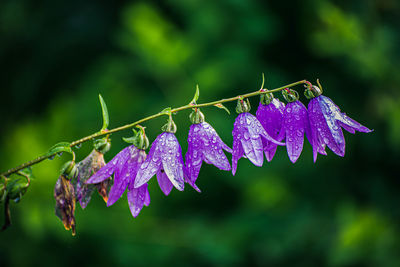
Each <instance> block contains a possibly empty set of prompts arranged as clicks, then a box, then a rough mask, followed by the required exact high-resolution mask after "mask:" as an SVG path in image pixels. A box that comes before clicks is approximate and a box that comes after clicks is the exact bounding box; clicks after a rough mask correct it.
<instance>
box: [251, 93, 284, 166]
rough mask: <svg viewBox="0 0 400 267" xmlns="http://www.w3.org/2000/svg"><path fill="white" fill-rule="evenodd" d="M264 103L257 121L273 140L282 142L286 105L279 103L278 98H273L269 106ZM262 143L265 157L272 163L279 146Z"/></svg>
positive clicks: (269, 142)
mask: <svg viewBox="0 0 400 267" xmlns="http://www.w3.org/2000/svg"><path fill="white" fill-rule="evenodd" d="M264 97H268V96H264ZM271 98H272V96H271ZM264 99H265V98H264ZM262 102H263V101H261V102H260V104H259V106H258V109H257V112H256V117H257V119H258V120H259V121H260V123H261V125H262V126H263V127H264V129H265V131H266V132H267V133H268V134H269V135H270V136H271V137H272V138H274V139H275V140H277V141H282V139H283V137H280V139H279V133H280V132H281V129H282V116H283V110H284V109H285V104H284V103H282V102H281V101H279V100H278V99H277V98H272V100H271V99H269V101H268V102H269V104H263V103H262ZM262 142H263V146H264V153H265V157H266V158H267V160H268V161H271V160H272V158H273V157H274V155H275V152H276V149H277V145H276V144H275V143H273V142H271V141H267V140H265V139H263V140H262Z"/></svg>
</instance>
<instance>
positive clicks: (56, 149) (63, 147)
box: [45, 142, 73, 156]
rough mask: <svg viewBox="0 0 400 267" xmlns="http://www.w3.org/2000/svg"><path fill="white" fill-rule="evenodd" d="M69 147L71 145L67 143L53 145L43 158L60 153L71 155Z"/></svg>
mask: <svg viewBox="0 0 400 267" xmlns="http://www.w3.org/2000/svg"><path fill="white" fill-rule="evenodd" d="M70 145H71V143H69V142H60V143H58V144H55V145H54V146H52V147H51V148H50V149H49V151H48V152H47V153H46V154H45V156H50V155H53V154H56V153H60V152H68V153H73V152H72V149H71V147H70Z"/></svg>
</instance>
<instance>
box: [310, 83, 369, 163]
mask: <svg viewBox="0 0 400 267" xmlns="http://www.w3.org/2000/svg"><path fill="white" fill-rule="evenodd" d="M321 93H322V90H321V89H320V88H319V87H317V86H313V87H312V91H311V90H308V91H307V92H306V96H307V97H309V98H312V99H311V100H310V102H309V103H308V112H309V119H310V128H311V141H310V143H311V144H312V146H313V157H314V162H315V161H316V160H317V155H318V153H319V154H323V155H326V152H325V147H326V146H328V147H329V148H330V149H331V150H332V151H333V152H334V153H335V154H336V155H338V156H341V157H343V156H344V154H345V140H344V136H343V132H342V129H341V128H343V129H345V130H346V131H348V132H350V133H352V134H354V133H355V132H356V131H358V132H363V133H369V132H371V131H372V130H370V129H368V128H367V127H365V126H363V125H361V124H360V123H359V122H357V121H355V120H353V119H352V118H350V117H349V116H347V115H346V114H345V113H342V112H341V111H340V108H339V107H338V106H337V105H336V104H335V103H334V102H333V101H332V100H331V99H330V98H329V97H326V96H324V95H322V94H321Z"/></svg>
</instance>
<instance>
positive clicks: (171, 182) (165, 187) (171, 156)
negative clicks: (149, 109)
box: [135, 132, 184, 195]
mask: <svg viewBox="0 0 400 267" xmlns="http://www.w3.org/2000/svg"><path fill="white" fill-rule="evenodd" d="M183 166H184V165H183V158H182V149H181V146H180V145H179V143H178V139H176V137H175V135H174V134H173V133H171V132H163V133H162V134H159V135H158V136H157V138H156V140H154V142H153V143H152V144H151V148H150V151H149V155H148V156H147V158H146V160H145V161H144V162H143V164H142V165H141V166H140V168H139V171H138V173H137V175H136V179H135V188H138V187H141V186H142V185H144V184H145V183H147V182H148V181H149V180H150V178H151V177H153V176H154V175H155V174H157V180H158V184H159V185H160V188H161V190H162V191H163V192H164V194H165V195H168V194H169V193H170V192H171V190H172V187H173V186H175V187H176V188H177V189H178V190H180V191H183V188H184V176H183Z"/></svg>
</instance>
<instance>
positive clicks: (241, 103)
mask: <svg viewBox="0 0 400 267" xmlns="http://www.w3.org/2000/svg"><path fill="white" fill-rule="evenodd" d="M250 109H251V106H250V101H249V99H248V98H246V100H244V99H238V101H237V105H236V113H238V114H240V113H244V112H250Z"/></svg>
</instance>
